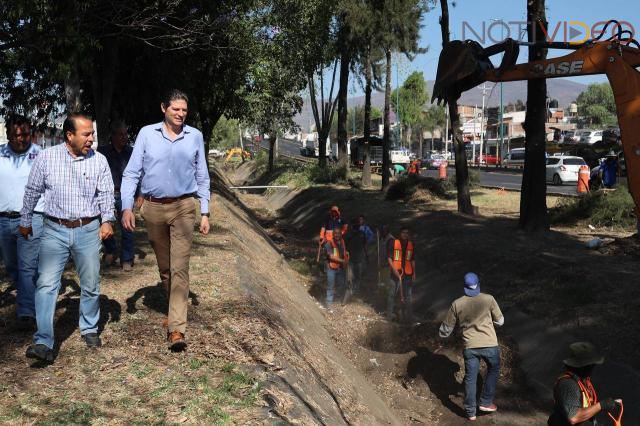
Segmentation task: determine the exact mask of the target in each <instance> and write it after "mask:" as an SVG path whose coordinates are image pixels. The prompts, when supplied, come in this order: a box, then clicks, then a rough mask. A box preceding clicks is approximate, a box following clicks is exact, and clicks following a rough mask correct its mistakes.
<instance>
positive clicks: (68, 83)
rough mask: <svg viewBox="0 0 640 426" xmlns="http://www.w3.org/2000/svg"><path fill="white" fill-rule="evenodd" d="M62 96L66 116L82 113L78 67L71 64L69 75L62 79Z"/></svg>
mask: <svg viewBox="0 0 640 426" xmlns="http://www.w3.org/2000/svg"><path fill="white" fill-rule="evenodd" d="M64 94H65V98H66V107H67V111H66V112H67V114H71V113H78V112H81V111H82V91H81V89H80V75H79V71H78V67H77V65H75V64H73V63H72V64H71V69H70V71H69V75H68V76H67V77H66V78H65V79H64Z"/></svg>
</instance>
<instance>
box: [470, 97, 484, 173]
mask: <svg viewBox="0 0 640 426" xmlns="http://www.w3.org/2000/svg"><path fill="white" fill-rule="evenodd" d="M476 124H478V105H474V106H473V139H471V147H472V148H473V149H472V150H471V164H474V165H475V164H476ZM481 130H482V128H481Z"/></svg>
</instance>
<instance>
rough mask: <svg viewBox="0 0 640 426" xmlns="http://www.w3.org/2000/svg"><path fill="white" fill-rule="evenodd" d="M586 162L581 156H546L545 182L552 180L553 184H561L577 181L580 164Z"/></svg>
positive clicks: (582, 164)
mask: <svg viewBox="0 0 640 426" xmlns="http://www.w3.org/2000/svg"><path fill="white" fill-rule="evenodd" d="M586 164H587V163H585V161H584V159H583V158H582V157H573V156H552V157H547V170H546V180H547V182H552V183H553V184H554V185H563V184H564V183H565V182H577V181H578V172H579V171H580V166H584V165H586Z"/></svg>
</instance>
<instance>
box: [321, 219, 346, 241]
mask: <svg viewBox="0 0 640 426" xmlns="http://www.w3.org/2000/svg"><path fill="white" fill-rule="evenodd" d="M327 223H328V224H329V225H331V226H330V227H329V228H328V229H327V228H326V226H323V227H322V228H320V240H321V241H333V227H334V226H335V225H338V226H339V227H340V229H342V234H343V235H344V234H345V233H346V232H347V229H348V228H349V225H348V224H346V223H342V220H340V218H338V219H336V220H332V221H328V222H327Z"/></svg>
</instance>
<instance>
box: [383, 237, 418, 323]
mask: <svg viewBox="0 0 640 426" xmlns="http://www.w3.org/2000/svg"><path fill="white" fill-rule="evenodd" d="M387 263H388V264H389V269H390V275H391V277H390V279H389V286H390V288H389V293H388V294H387V318H388V319H391V318H392V316H393V310H394V305H395V299H396V297H397V295H398V294H399V295H400V305H401V309H400V319H401V320H402V321H403V322H411V320H412V318H413V308H412V293H413V284H414V283H415V280H416V262H415V251H414V246H413V241H411V240H410V239H409V229H408V228H407V227H403V228H402V229H400V238H399V239H394V240H389V243H388V245H387Z"/></svg>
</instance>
